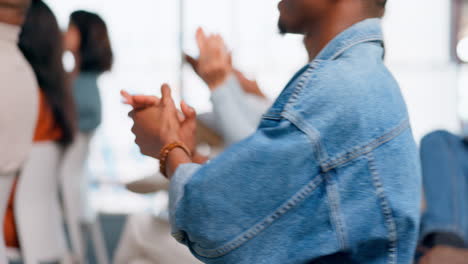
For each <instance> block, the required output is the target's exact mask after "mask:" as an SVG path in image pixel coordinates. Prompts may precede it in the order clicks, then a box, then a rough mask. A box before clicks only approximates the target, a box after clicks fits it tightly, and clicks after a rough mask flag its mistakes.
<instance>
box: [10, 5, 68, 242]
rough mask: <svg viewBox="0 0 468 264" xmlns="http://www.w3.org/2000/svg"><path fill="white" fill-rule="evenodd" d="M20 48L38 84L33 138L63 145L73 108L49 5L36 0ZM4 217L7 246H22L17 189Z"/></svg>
mask: <svg viewBox="0 0 468 264" xmlns="http://www.w3.org/2000/svg"><path fill="white" fill-rule="evenodd" d="M19 48H20V49H21V51H22V52H23V54H24V56H25V57H26V59H27V60H28V62H29V63H30V64H31V66H32V68H33V70H34V73H35V76H36V78H37V82H38V84H39V86H37V87H36V90H38V92H39V108H38V109H39V117H38V120H37V123H36V129H35V133H34V142H46V141H56V142H59V143H61V144H62V145H63V146H66V145H68V144H70V143H71V142H72V141H73V136H74V131H75V120H74V108H73V100H72V97H71V90H70V89H69V86H68V83H67V80H66V73H65V70H64V68H63V64H62V54H63V45H62V34H61V32H60V29H59V26H58V23H57V20H56V18H55V16H54V14H53V13H52V11H51V10H50V8H49V7H48V6H47V5H46V4H45V3H44V2H42V1H41V0H33V1H32V4H31V7H30V9H29V11H28V14H27V16H26V20H25V23H24V25H23V29H22V32H21V35H20V38H19ZM15 187H16V184H15V185H14V187H13V191H12V193H11V196H10V200H9V205H8V210H7V214H6V218H5V225H4V231H5V241H6V244H7V246H8V247H14V248H18V247H20V245H19V241H18V236H17V231H16V226H15V217H14V211H13V209H14V205H13V202H14V195H15V192H14V189H15Z"/></svg>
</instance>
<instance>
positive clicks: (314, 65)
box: [283, 60, 322, 112]
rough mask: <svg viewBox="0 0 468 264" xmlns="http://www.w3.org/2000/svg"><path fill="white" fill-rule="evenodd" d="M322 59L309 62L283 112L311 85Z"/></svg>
mask: <svg viewBox="0 0 468 264" xmlns="http://www.w3.org/2000/svg"><path fill="white" fill-rule="evenodd" d="M321 62H322V60H314V61H312V62H311V63H309V67H308V68H307V70H306V71H305V72H304V73H303V74H302V77H301V79H300V80H299V81H298V83H297V84H296V87H294V91H293V93H292V94H291V96H290V97H289V99H288V101H287V102H286V104H285V105H284V107H283V112H284V111H286V109H288V108H289V107H290V106H291V105H292V104H294V103H295V102H297V100H298V98H299V93H300V92H301V91H302V90H303V89H304V87H306V86H310V83H311V82H312V79H313V78H312V76H313V74H314V71H315V70H317V69H318V66H319V65H320V63H321Z"/></svg>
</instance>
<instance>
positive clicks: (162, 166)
mask: <svg viewBox="0 0 468 264" xmlns="http://www.w3.org/2000/svg"><path fill="white" fill-rule="evenodd" d="M176 148H181V149H182V150H183V151H184V152H185V153H187V155H188V156H189V157H192V153H191V151H190V150H189V149H188V148H187V146H185V144H184V143H182V142H172V143H170V144H167V145H166V146H164V147H163V148H162V149H161V152H159V158H158V159H159V171H160V172H161V174H162V175H164V177H166V178H167V175H166V161H167V157H168V156H169V153H171V151H172V150H174V149H176Z"/></svg>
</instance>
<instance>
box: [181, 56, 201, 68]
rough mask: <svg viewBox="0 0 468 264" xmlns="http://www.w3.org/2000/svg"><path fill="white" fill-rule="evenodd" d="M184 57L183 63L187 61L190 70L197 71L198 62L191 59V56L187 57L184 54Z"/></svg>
mask: <svg viewBox="0 0 468 264" xmlns="http://www.w3.org/2000/svg"><path fill="white" fill-rule="evenodd" d="M184 57H185V61H187V62H188V63H189V64H190V66H192V68H193V69H194V70H195V71H197V68H198V60H197V59H195V58H193V57H192V56H189V55H187V54H184Z"/></svg>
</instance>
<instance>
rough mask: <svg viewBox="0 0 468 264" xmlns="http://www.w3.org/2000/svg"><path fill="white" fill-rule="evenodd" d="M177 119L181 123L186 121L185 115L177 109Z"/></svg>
mask: <svg viewBox="0 0 468 264" xmlns="http://www.w3.org/2000/svg"><path fill="white" fill-rule="evenodd" d="M177 119H178V120H179V123H182V122H184V121H185V116H184V114H183V113H182V112H180V111H177Z"/></svg>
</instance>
